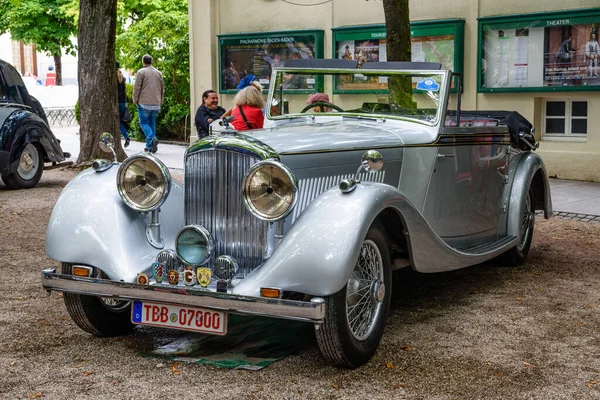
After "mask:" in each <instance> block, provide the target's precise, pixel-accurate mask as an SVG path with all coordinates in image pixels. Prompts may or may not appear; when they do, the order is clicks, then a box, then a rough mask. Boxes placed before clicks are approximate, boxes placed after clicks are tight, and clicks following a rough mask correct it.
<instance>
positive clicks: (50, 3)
mask: <svg viewBox="0 0 600 400" xmlns="http://www.w3.org/2000/svg"><path fill="white" fill-rule="evenodd" d="M0 3H1V5H0V14H1V15H2V16H3V17H2V18H0V33H4V32H10V35H11V37H12V38H13V40H22V41H24V42H25V43H32V44H35V46H36V48H37V50H40V51H44V52H46V53H48V54H49V55H51V56H53V57H54V62H55V65H56V69H57V83H58V84H60V72H61V62H60V57H61V56H62V54H63V51H64V52H65V53H66V54H71V55H74V54H75V46H74V44H73V42H72V41H71V38H72V37H73V36H74V35H75V33H76V31H77V28H76V25H75V20H74V18H73V16H72V15H69V14H68V13H67V12H66V11H65V7H66V6H67V5H68V4H69V3H70V0H10V1H8V0H4V1H2V2H0Z"/></svg>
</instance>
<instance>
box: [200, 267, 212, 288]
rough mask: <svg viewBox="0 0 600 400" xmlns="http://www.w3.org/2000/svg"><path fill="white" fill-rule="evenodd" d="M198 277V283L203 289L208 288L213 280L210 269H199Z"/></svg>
mask: <svg viewBox="0 0 600 400" xmlns="http://www.w3.org/2000/svg"><path fill="white" fill-rule="evenodd" d="M196 276H197V277H198V283H199V284H200V286H202V287H207V286H208V284H209V283H210V280H211V279H212V272H211V270H210V268H206V267H198V269H197V270H196Z"/></svg>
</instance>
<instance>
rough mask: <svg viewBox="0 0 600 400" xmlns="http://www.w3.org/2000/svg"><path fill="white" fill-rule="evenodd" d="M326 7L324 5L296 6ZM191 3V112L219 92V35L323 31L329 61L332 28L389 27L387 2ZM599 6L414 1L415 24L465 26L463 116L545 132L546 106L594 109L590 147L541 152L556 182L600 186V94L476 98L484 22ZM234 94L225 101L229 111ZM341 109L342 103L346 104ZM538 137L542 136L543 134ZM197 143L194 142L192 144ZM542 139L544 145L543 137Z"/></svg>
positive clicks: (587, 0)
mask: <svg viewBox="0 0 600 400" xmlns="http://www.w3.org/2000/svg"><path fill="white" fill-rule="evenodd" d="M294 2H295V3H302V4H311V3H322V0H294ZM241 3H242V2H240V1H239V0H190V2H189V5H190V7H189V14H190V48H191V49H190V51H191V75H192V77H191V85H192V90H191V92H192V99H191V112H192V115H194V114H195V112H196V109H197V108H198V106H199V105H200V104H201V99H202V92H204V90H206V89H213V88H214V89H217V87H218V84H219V78H220V77H219V73H220V71H219V68H220V67H219V60H218V39H217V35H219V34H234V33H258V32H270V31H287V30H310V29H320V30H323V31H324V55H325V57H326V58H330V57H331V55H332V54H331V49H332V31H331V29H332V28H337V27H342V26H359V25H372V24H382V23H385V16H384V13H383V5H382V1H381V0H370V1H366V0H332V1H330V2H327V3H324V4H321V5H314V6H298V5H292V4H289V3H287V2H283V1H281V0H244V2H243V6H240V5H241ZM598 6H599V4H598V0H579V1H578V2H576V3H569V2H565V1H564V0H546V1H543V2H539V1H527V0H526V1H523V0H506V1H496V0H449V1H444V2H442V1H439V0H419V1H415V0H412V1H411V2H410V18H411V21H415V22H416V21H427V20H440V19H450V18H460V19H464V20H465V39H464V49H465V51H464V69H463V72H464V77H463V79H464V80H463V84H464V92H463V95H462V99H461V100H462V107H463V109H465V110H486V109H490V110H517V111H519V113H521V114H522V115H523V116H525V117H526V118H528V119H529V120H530V121H532V123H533V124H534V126H536V127H541V124H542V103H543V99H544V98H545V99H585V100H587V101H588V134H587V140H585V141H564V140H562V141H558V140H546V139H544V140H541V142H540V148H539V149H538V152H539V153H540V154H541V155H542V157H543V158H544V161H545V162H546V167H547V169H548V173H549V175H550V176H555V177H558V178H563V179H580V180H593V181H598V182H600V92H598V91H596V92H592V91H588V92H567V93H552V92H539V93H536V92H526V93H477V75H478V66H477V61H478V60H477V58H478V53H477V49H478V21H477V18H480V17H491V16H502V15H515V14H533V13H542V12H547V11H572V10H576V9H585V8H594V7H598ZM232 100H233V95H232V94H220V103H221V105H222V106H223V107H225V108H227V107H229V106H230V105H231V104H232ZM340 101H341V102H343V100H342V99H340ZM537 131H538V132H540V129H539V128H538V130H537ZM537 135H538V136H539V133H538V134H537ZM195 139H196V138H195V137H193V136H192V140H195ZM538 139H542V138H541V137H538Z"/></svg>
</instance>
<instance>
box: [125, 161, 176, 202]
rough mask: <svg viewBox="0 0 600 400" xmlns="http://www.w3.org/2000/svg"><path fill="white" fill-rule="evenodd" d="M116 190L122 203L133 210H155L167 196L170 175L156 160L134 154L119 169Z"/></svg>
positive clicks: (169, 188) (169, 187)
mask: <svg viewBox="0 0 600 400" xmlns="http://www.w3.org/2000/svg"><path fill="white" fill-rule="evenodd" d="M117 188H118V190H119V194H120V195H121V198H122V199H123V201H124V202H125V203H126V204H127V205H128V206H129V207H131V208H133V209H134V210H137V211H144V212H146V211H152V210H156V209H157V208H158V207H160V206H161V205H162V204H163V203H164V202H165V200H166V199H167V196H168V195H169V191H170V190H171V174H170V173H169V170H168V169H167V167H166V166H165V165H164V164H163V163H162V162H161V161H160V160H159V159H158V158H156V157H154V156H152V155H150V154H136V155H134V156H131V157H129V158H128V159H127V160H125V161H124V162H123V164H121V166H120V167H119V172H118V173H117Z"/></svg>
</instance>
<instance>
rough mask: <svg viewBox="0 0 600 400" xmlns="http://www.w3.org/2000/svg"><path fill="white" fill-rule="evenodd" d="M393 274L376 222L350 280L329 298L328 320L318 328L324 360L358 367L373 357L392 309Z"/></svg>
mask: <svg viewBox="0 0 600 400" xmlns="http://www.w3.org/2000/svg"><path fill="white" fill-rule="evenodd" d="M391 283H392V272H391V261H390V253H389V249H388V245H387V241H386V239H385V234H384V230H383V228H382V227H381V226H380V225H379V224H378V223H374V224H373V225H372V226H371V227H370V228H369V231H368V232H367V235H366V237H365V239H364V240H363V243H362V245H361V250H360V253H359V256H358V260H357V261H356V264H355V266H354V269H353V271H352V274H351V276H350V279H349V280H348V282H347V283H346V285H345V286H344V287H343V288H342V289H341V290H340V291H339V292H337V293H335V294H333V295H331V296H328V297H327V298H326V299H325V309H326V313H325V320H324V322H323V323H322V324H321V326H319V327H317V328H316V337H317V342H318V344H319V348H320V349H321V353H322V354H323V357H325V358H326V359H327V360H328V361H329V362H331V363H332V364H334V365H336V366H339V367H343V368H356V367H359V366H361V365H362V364H364V363H366V362H367V361H369V359H370V358H371V357H372V356H373V354H374V353H375V351H376V350H377V347H378V346H379V342H380V340H381V337H382V336H383V331H384V328H385V321H386V319H387V313H388V310H389V307H390V298H391V296H390V295H391V291H392V287H391Z"/></svg>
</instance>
